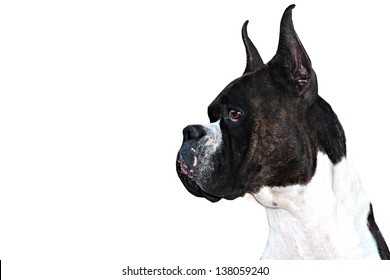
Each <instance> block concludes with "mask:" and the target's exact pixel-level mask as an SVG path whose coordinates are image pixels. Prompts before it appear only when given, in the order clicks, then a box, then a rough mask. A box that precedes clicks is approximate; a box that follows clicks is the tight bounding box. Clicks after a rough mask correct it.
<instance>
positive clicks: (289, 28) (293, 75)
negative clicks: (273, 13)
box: [270, 5, 317, 98]
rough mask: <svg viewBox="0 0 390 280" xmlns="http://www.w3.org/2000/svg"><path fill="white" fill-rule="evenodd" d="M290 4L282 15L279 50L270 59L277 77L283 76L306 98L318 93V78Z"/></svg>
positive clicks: (295, 90) (285, 80)
mask: <svg viewBox="0 0 390 280" xmlns="http://www.w3.org/2000/svg"><path fill="white" fill-rule="evenodd" d="M294 7H295V5H291V6H289V7H288V8H287V9H286V10H285V12H284V14H283V17H282V21H281V24H280V36H279V45H278V50H277V52H276V55H275V56H274V58H273V59H272V60H271V61H270V66H271V68H272V71H273V72H274V71H276V73H275V74H276V75H275V76H277V79H280V78H283V79H284V81H283V82H284V83H286V82H287V84H288V85H289V86H290V87H292V90H293V91H294V92H295V93H296V94H298V95H301V96H304V97H306V98H309V97H311V96H312V95H316V94H317V78H316V75H315V72H314V70H313V69H312V67H311V61H310V58H309V56H308V55H307V53H306V51H305V48H304V47H303V45H302V43H301V41H300V40H299V37H298V35H297V33H296V32H295V30H294V25H293V22H292V9H294Z"/></svg>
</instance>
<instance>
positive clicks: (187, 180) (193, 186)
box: [176, 155, 221, 202]
mask: <svg viewBox="0 0 390 280" xmlns="http://www.w3.org/2000/svg"><path fill="white" fill-rule="evenodd" d="M176 172H177V174H178V176H179V178H180V180H181V182H182V183H183V185H184V186H185V187H186V189H187V190H188V191H189V192H190V193H191V194H192V195H194V196H197V197H204V198H206V199H207V200H209V201H211V202H217V201H219V200H220V199H221V198H220V197H216V196H213V195H211V194H208V193H206V192H205V191H203V190H202V189H201V188H200V187H199V186H198V184H197V183H196V182H195V179H194V177H193V175H192V174H191V173H190V172H189V171H188V170H187V169H186V167H185V163H184V162H183V160H182V159H181V158H180V155H178V156H177V159H176Z"/></svg>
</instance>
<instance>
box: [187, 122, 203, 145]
mask: <svg viewBox="0 0 390 280" xmlns="http://www.w3.org/2000/svg"><path fill="white" fill-rule="evenodd" d="M205 135H206V130H205V129H204V127H203V126H201V125H189V126H187V127H185V128H184V129H183V138H184V141H189V140H199V139H201V138H202V137H203V136H205Z"/></svg>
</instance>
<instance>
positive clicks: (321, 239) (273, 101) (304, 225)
mask: <svg viewBox="0 0 390 280" xmlns="http://www.w3.org/2000/svg"><path fill="white" fill-rule="evenodd" d="M294 7H295V5H291V6H289V7H288V8H287V9H286V10H285V12H284V14H283V17H282V20H281V26H280V37H279V45H278V49H277V52H276V55H275V56H274V57H273V58H272V59H271V61H269V62H268V63H267V64H264V63H263V61H262V59H261V57H260V55H259V53H258V51H257V50H256V47H255V46H254V45H253V43H252V42H251V40H250V39H249V37H248V34H247V24H248V21H246V22H245V23H244V25H243V28H242V38H243V41H244V45H245V49H246V54H247V65H246V68H245V71H244V73H243V75H242V76H241V77H239V78H237V79H236V80H234V81H232V82H231V83H230V84H228V85H227V86H226V87H225V89H224V90H223V91H222V92H221V93H220V94H219V95H218V96H217V98H216V99H215V100H214V101H213V102H212V103H211V104H210V106H209V107H208V116H209V118H210V124H208V125H189V126H187V127H186V128H184V130H183V137H184V139H183V144H182V146H181V148H180V150H179V152H178V155H177V160H176V169H177V173H178V175H179V177H180V179H181V181H182V182H183V184H184V186H185V187H186V188H187V190H188V191H189V192H190V193H191V194H193V195H195V196H198V197H203V198H206V199H208V200H210V201H212V202H216V201H218V200H220V199H221V198H225V199H235V198H237V197H241V196H243V195H244V194H251V195H252V196H253V197H254V198H255V199H256V200H257V201H258V202H259V203H260V204H261V205H263V206H264V207H265V209H266V213H267V218H268V222H269V238H268V242H267V244H266V247H265V250H264V252H263V255H262V258H263V259H365V258H367V259H389V258H390V253H389V249H388V247H387V245H386V242H385V240H384V238H383V236H382V234H381V232H380V231H379V228H378V226H377V224H376V223H375V220H374V214H373V209H372V205H371V203H370V201H369V200H368V198H367V196H366V193H365V192H364V189H363V188H362V186H361V184H360V181H359V178H358V176H357V174H356V173H355V172H354V171H353V169H352V168H351V165H350V164H349V163H348V161H347V158H346V145H345V135H344V131H343V128H342V126H341V124H340V122H339V120H338V118H337V116H336V114H335V113H334V112H333V110H332V107H331V106H330V105H329V104H328V103H327V102H326V101H325V100H324V99H322V98H321V97H320V96H319V95H318V87H317V78H316V74H315V72H314V70H313V68H312V66H311V61H310V58H309V56H308V55H307V53H306V51H305V49H304V47H303V45H302V43H301V41H300V40H299V38H298V36H297V34H296V32H295V30H294V26H293V22H292V9H293V8H294Z"/></svg>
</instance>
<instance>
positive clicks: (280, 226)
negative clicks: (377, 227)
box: [252, 152, 379, 259]
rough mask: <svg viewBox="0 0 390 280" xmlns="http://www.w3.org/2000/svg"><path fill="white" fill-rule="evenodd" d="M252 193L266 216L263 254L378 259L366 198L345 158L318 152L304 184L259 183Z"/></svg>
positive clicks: (267, 256)
mask: <svg viewBox="0 0 390 280" xmlns="http://www.w3.org/2000/svg"><path fill="white" fill-rule="evenodd" d="M252 195H253V196H254V198H255V199H256V200H257V201H258V202H259V203H260V204H262V205H263V206H265V208H266V213H267V217H268V222H269V237H268V242H267V245H266V248H265V250H264V253H263V256H262V258H263V259H345V258H353V259H359V258H378V259H379V255H378V250H377V246H376V243H375V240H374V238H373V237H372V235H371V234H370V231H369V229H368V227H367V216H368V213H369V210H370V202H369V200H368V198H367V196H366V194H365V192H364V190H363V188H362V186H361V184H360V180H359V178H358V176H357V174H356V172H354V170H353V169H352V168H351V166H350V165H349V163H348V162H347V160H346V158H343V159H342V160H341V161H340V162H338V163H337V164H332V162H331V161H330V160H329V158H328V156H327V155H326V154H324V153H322V152H319V153H318V155H317V167H316V172H315V175H314V176H313V178H312V179H311V181H310V182H309V183H308V184H307V185H294V186H288V187H262V188H261V189H260V191H259V192H257V193H254V194H252Z"/></svg>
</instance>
